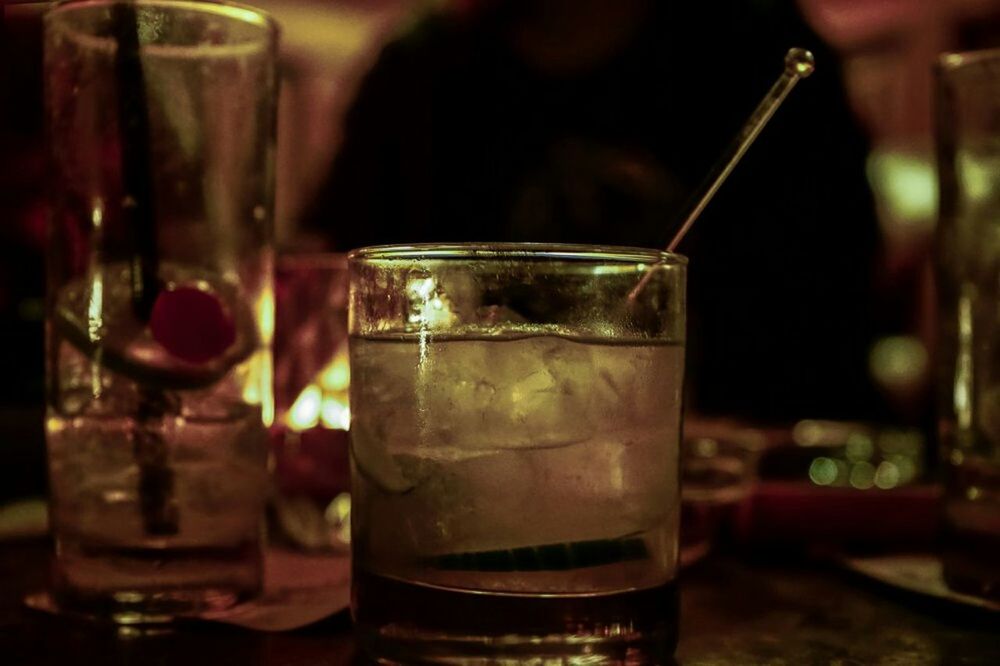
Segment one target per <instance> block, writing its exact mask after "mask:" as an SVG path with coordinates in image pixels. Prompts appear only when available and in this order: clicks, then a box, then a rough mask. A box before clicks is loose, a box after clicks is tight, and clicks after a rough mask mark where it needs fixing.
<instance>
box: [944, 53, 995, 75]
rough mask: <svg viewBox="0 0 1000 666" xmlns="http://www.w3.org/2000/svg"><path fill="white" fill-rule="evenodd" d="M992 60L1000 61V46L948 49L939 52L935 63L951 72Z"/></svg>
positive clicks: (945, 70)
mask: <svg viewBox="0 0 1000 666" xmlns="http://www.w3.org/2000/svg"><path fill="white" fill-rule="evenodd" d="M991 60H996V61H998V62H1000V48H991V49H980V50H976V51H947V52H945V53H941V54H939V55H938V56H937V58H936V60H935V61H934V64H935V66H936V67H937V68H938V69H939V70H941V71H944V72H950V71H955V70H960V69H963V68H965V67H970V66H974V65H981V64H982V63H984V62H987V61H991Z"/></svg>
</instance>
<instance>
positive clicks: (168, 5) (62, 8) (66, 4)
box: [45, 0, 281, 51]
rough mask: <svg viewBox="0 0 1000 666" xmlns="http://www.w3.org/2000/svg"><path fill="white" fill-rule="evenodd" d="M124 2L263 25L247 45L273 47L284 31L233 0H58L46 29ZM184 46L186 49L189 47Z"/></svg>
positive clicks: (223, 46)
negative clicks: (86, 13) (269, 45)
mask: <svg viewBox="0 0 1000 666" xmlns="http://www.w3.org/2000/svg"><path fill="white" fill-rule="evenodd" d="M121 4H131V5H133V6H137V7H143V6H146V7H157V8H164V9H174V10H184V11H191V12H198V13H201V14H215V15H217V16H219V17H223V18H226V19H231V20H233V21H239V22H241V23H245V24H247V25H253V26H257V27H259V28H261V30H262V32H261V38H260V39H249V40H242V42H241V43H242V44H247V45H253V44H261V43H269V44H271V45H272V47H273V45H274V44H275V43H277V40H278V38H279V37H280V34H281V24H280V23H279V22H278V20H277V19H275V18H274V16H273V15H272V14H271V13H270V12H268V11H265V10H263V9H260V8H258V7H253V6H251V5H247V4H243V3H240V2H231V1H230V0H212V2H204V0H57V1H56V2H55V3H53V6H52V7H51V9H49V10H48V11H47V12H46V15H45V23H46V27H47V29H49V28H50V27H54V26H53V24H57V21H58V20H59V19H60V18H62V17H65V16H69V15H72V14H74V13H76V12H79V11H84V10H92V9H96V8H100V7H113V6H115V5H121ZM64 29H65V28H64ZM78 38H80V39H84V40H87V41H90V42H93V43H94V44H95V45H97V44H107V45H110V44H113V42H114V40H113V38H111V37H100V36H97V35H92V34H86V33H78ZM233 46H234V45H233V44H212V45H199V47H198V48H200V49H206V48H208V49H212V50H213V51H216V50H225V49H227V48H232V47H233ZM105 48H107V47H105ZM171 48H174V47H171V46H166V45H161V44H155V43H153V44H142V49H143V51H149V50H153V51H159V50H163V49H171ZM181 48H184V49H186V48H190V47H181Z"/></svg>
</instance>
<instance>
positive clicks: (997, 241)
mask: <svg viewBox="0 0 1000 666" xmlns="http://www.w3.org/2000/svg"><path fill="white" fill-rule="evenodd" d="M937 83H938V87H937V94H938V97H937V143H938V173H939V179H940V184H941V201H940V220H939V225H938V236H937V240H938V246H937V260H938V266H937V268H938V287H939V300H940V303H941V322H942V326H941V344H940V345H939V348H940V357H941V363H940V366H939V370H940V373H941V374H940V376H939V378H938V386H939V389H940V399H939V401H938V405H939V408H940V432H941V443H942V455H943V458H944V461H945V468H946V474H947V479H946V492H945V504H944V518H945V528H946V534H945V539H944V547H945V554H944V555H945V557H944V575H945V579H946V581H947V582H948V584H949V585H950V586H952V587H953V588H955V589H957V590H960V591H963V592H969V593H972V594H980V595H986V596H992V597H994V598H1000V363H998V361H1000V225H998V221H1000V123H998V122H997V120H998V118H1000V50H993V51H980V52H973V53H953V54H948V55H945V56H943V57H942V58H941V59H940V61H939V63H938V69H937Z"/></svg>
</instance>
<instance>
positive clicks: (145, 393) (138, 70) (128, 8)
mask: <svg viewBox="0 0 1000 666" xmlns="http://www.w3.org/2000/svg"><path fill="white" fill-rule="evenodd" d="M111 11H112V21H113V30H114V37H115V41H116V42H117V44H118V49H117V51H116V55H115V77H116V79H117V81H116V83H117V93H118V138H119V145H120V146H121V168H122V202H121V212H122V220H123V223H124V224H125V228H126V229H128V230H129V232H130V233H131V239H132V246H131V257H130V263H131V280H132V310H133V313H134V314H135V316H136V318H137V319H139V320H140V321H143V322H148V321H149V318H150V315H151V313H152V311H153V304H154V303H155V302H156V297H157V294H158V293H159V290H160V284H159V256H158V251H157V231H156V213H155V199H154V196H153V194H154V193H153V166H152V159H151V155H150V152H151V147H150V142H151V136H150V130H149V109H148V106H147V99H146V81H145V76H144V75H143V70H142V59H141V57H140V50H139V24H138V17H137V15H136V7H135V4H134V3H133V2H132V1H131V0H129V1H123V2H118V3H116V4H114V5H112V10H111ZM139 396H140V397H139V405H138V408H137V409H136V417H135V419H136V425H135V428H134V431H133V433H132V449H133V455H134V457H135V460H136V463H137V464H138V466H139V503H140V506H141V512H142V519H143V526H144V528H145V531H146V533H147V534H149V535H153V536H169V535H173V534H177V532H178V522H179V520H178V509H177V501H176V498H175V497H174V472H173V470H172V469H171V468H170V458H169V451H168V448H167V445H166V442H164V440H163V437H162V435H161V433H160V431H159V426H160V425H161V424H162V422H163V416H164V414H165V413H166V411H167V406H168V404H169V399H168V396H167V395H166V394H165V392H164V391H163V390H162V389H159V388H156V387H146V386H143V387H140V391H139Z"/></svg>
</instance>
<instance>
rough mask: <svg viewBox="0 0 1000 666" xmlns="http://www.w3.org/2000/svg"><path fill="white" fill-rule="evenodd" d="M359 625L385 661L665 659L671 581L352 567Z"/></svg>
mask: <svg viewBox="0 0 1000 666" xmlns="http://www.w3.org/2000/svg"><path fill="white" fill-rule="evenodd" d="M352 612H353V615H354V620H355V629H356V635H357V638H358V641H359V643H360V644H361V646H362V648H363V650H364V651H365V653H366V654H367V656H368V657H370V658H371V659H373V660H374V661H375V662H377V663H382V664H397V663H399V664H463V665H479V664H483V665H486V664H497V663H508V661H509V663H558V664H581V665H582V664H587V665H591V664H649V663H669V661H670V659H671V657H672V655H673V653H674V650H675V648H676V646H677V628H678V594H677V585H676V583H675V582H673V581H671V582H669V583H666V584H664V585H660V586H658V587H654V588H649V589H644V590H626V591H621V592H614V593H608V594H587V595H551V596H537V595H526V594H497V593H483V592H473V591H463V590H455V589H448V588H442V587H434V586H428V585H421V584H414V583H408V582H404V581H400V580H395V579H391V578H386V577H383V576H377V575H373V574H370V573H366V572H359V571H357V570H356V571H355V583H354V605H353V608H352Z"/></svg>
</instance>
